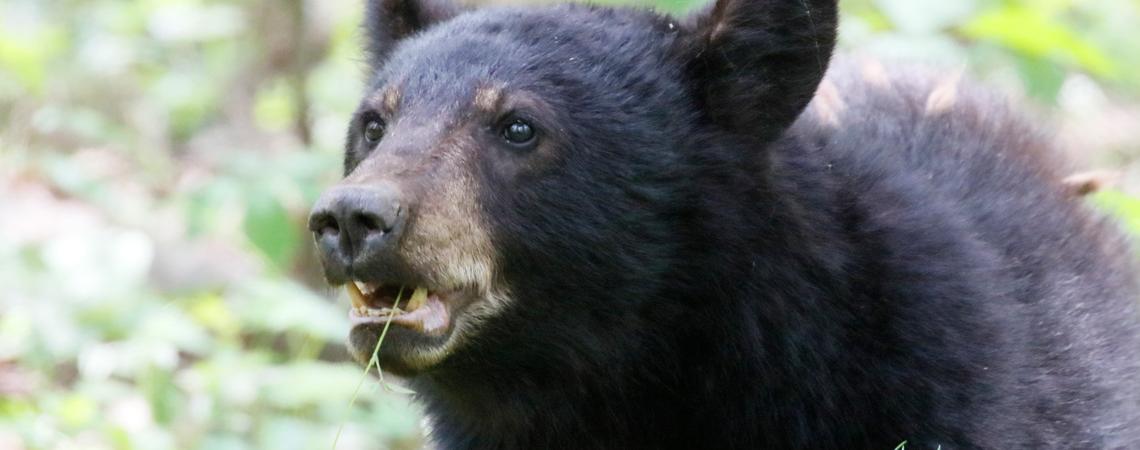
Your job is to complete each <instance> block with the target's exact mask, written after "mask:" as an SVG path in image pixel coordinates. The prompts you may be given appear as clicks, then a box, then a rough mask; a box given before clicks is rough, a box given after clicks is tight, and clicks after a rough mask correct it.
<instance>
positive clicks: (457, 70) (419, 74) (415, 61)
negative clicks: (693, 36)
mask: <svg viewBox="0 0 1140 450" xmlns="http://www.w3.org/2000/svg"><path fill="white" fill-rule="evenodd" d="M568 19H572V20H568ZM675 30H676V25H675V24H674V22H673V21H672V20H671V19H669V18H667V17H663V16H658V15H655V14H652V13H650V12H647V11H633V10H622V11H615V10H612V9H604V8H596V7H591V6H587V5H562V6H560V7H556V8H552V9H525V8H510V7H502V8H489V9H483V10H478V11H472V12H467V13H464V14H461V15H459V16H457V17H455V18H453V19H451V20H449V21H446V22H444V23H441V24H439V25H437V26H435V27H432V28H430V29H428V30H426V31H425V32H424V33H422V34H420V35H418V36H416V37H415V38H413V39H408V40H406V41H403V42H401V43H399V44H398V45H397V47H396V48H395V49H394V51H393V53H392V55H391V57H390V58H389V59H388V61H387V62H385V64H384V66H383V67H382V68H381V70H380V71H379V73H378V74H377V77H376V79H375V80H374V87H380V86H381V85H384V84H386V83H391V82H393V81H397V80H398V81H399V82H400V84H402V90H403V91H405V92H408V91H416V90H436V89H438V88H439V87H441V86H453V87H455V88H460V87H462V88H469V87H470V86H472V85H478V84H481V83H486V82H488V81H493V82H499V83H508V84H510V85H516V86H527V85H531V84H534V83H536V82H539V81H541V80H544V79H549V76H550V75H551V74H557V75H558V77H560V78H563V79H568V78H574V79H578V80H590V79H596V80H605V81H607V82H613V81H615V79H620V78H622V77H624V74H626V73H627V72H628V71H626V70H622V68H626V67H630V66H633V65H644V64H647V63H649V62H650V61H652V63H651V64H660V63H661V60H662V59H663V58H665V57H666V56H667V54H668V52H667V51H666V48H667V46H668V43H669V42H670V39H668V37H669V36H670V35H671V34H672V32H673V31H675ZM663 37H664V38H666V39H662V38H663Z"/></svg>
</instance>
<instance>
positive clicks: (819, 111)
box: [813, 80, 847, 128]
mask: <svg viewBox="0 0 1140 450" xmlns="http://www.w3.org/2000/svg"><path fill="white" fill-rule="evenodd" d="M813 105H814V109H815V115H816V116H817V117H818V118H819V120H820V121H821V122H823V123H824V124H827V125H828V126H831V127H833V128H834V127H838V126H839V125H840V120H839V118H840V115H841V114H843V112H844V111H845V110H846V109H847V103H846V102H844V101H843V96H842V95H841V94H840V93H839V88H837V87H835V83H832V82H831V81H830V80H823V82H821V83H820V84H819V89H818V90H816V92H815V101H814V102H813Z"/></svg>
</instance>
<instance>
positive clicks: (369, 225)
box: [352, 213, 392, 233]
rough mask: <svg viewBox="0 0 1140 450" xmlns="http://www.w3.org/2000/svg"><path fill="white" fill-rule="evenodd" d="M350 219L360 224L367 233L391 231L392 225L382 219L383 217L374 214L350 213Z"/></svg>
mask: <svg viewBox="0 0 1140 450" xmlns="http://www.w3.org/2000/svg"><path fill="white" fill-rule="evenodd" d="M352 220H353V221H355V222H356V223H358V224H360V227H361V228H363V229H364V230H365V231H366V232H368V233H387V232H389V231H392V227H391V226H388V224H387V223H386V222H385V221H384V219H383V218H381V217H380V216H377V215H374V214H368V213H356V214H353V215H352Z"/></svg>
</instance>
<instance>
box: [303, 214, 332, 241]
mask: <svg viewBox="0 0 1140 450" xmlns="http://www.w3.org/2000/svg"><path fill="white" fill-rule="evenodd" d="M309 231H312V232H313V233H314V234H316V235H317V236H318V237H319V236H324V235H336V234H338V233H340V224H339V223H337V221H336V217H333V215H332V214H329V213H318V214H313V215H312V216H310V217H309Z"/></svg>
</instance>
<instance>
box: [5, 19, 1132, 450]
mask: <svg viewBox="0 0 1140 450" xmlns="http://www.w3.org/2000/svg"><path fill="white" fill-rule="evenodd" d="M358 3H359V2H358V0H237V1H228V2H222V1H212V0H137V1H133V2H122V1H114V0H84V1H79V0H48V1H43V0H4V2H0V205H3V206H4V209H3V212H0V292H3V293H4V294H3V295H2V296H0V448H3V449H77V448H82V449H116V450H118V449H147V450H161V449H226V450H228V449H233V450H239V449H257V448H275V449H311V448H324V447H327V446H329V445H330V444H331V442H332V438H333V436H334V434H335V432H336V429H337V427H338V426H340V425H341V424H346V428H345V434H344V436H343V437H342V439H341V442H340V445H339V448H342V449H372V448H414V447H416V446H418V445H419V442H420V431H419V429H418V421H419V419H418V412H417V411H416V409H415V407H414V406H412V405H411V404H410V403H409V401H408V398H406V397H402V396H396V395H392V394H388V393H386V392H384V391H383V390H379V389H375V388H373V389H371V391H370V392H365V393H364V395H363V396H362V399H361V401H360V402H358V403H357V405H356V406H353V407H350V406H349V399H350V398H351V396H352V390H353V388H354V387H355V384H356V379H357V377H358V376H359V375H360V373H361V368H360V367H359V366H357V365H355V364H354V363H351V362H347V356H346V354H345V351H344V349H343V346H342V344H341V342H343V340H344V338H345V335H346V334H347V331H348V324H347V320H346V313H345V311H347V301H346V300H345V299H344V298H340V297H338V296H337V295H335V294H334V293H332V292H330V291H329V290H328V289H326V288H324V287H322V284H321V283H320V277H319V274H318V273H317V268H316V265H315V262H314V260H313V255H312V252H311V251H310V248H311V247H310V244H309V243H308V233H307V232H306V231H305V227H304V220H305V215H306V212H307V209H308V205H309V204H310V203H311V202H312V201H313V199H315V197H316V195H317V194H318V192H319V191H320V189H321V188H322V186H327V185H329V184H331V183H332V182H333V181H334V180H335V179H336V177H337V175H338V171H339V167H338V166H339V155H338V152H339V149H340V147H341V141H342V138H343V127H344V126H345V123H346V121H347V118H348V115H349V113H350V111H351V110H352V109H353V108H354V105H355V102H356V100H357V99H358V96H359V93H360V86H361V81H360V80H361V79H362V75H363V73H364V72H363V70H362V66H361V64H360V60H361V58H360V56H359V53H358V51H357V44H358V42H356V39H357V37H358V36H357V29H358V20H359V15H358V10H359V9H360V5H359V4H358ZM656 6H657V7H659V8H661V9H663V10H667V11H671V12H677V13H680V12H683V11H687V10H689V9H692V8H693V7H695V4H694V2H693V1H692V0H660V2H659V3H657V4H656ZM844 7H845V10H844V11H845V16H844V22H843V26H842V35H843V39H844V43H843V45H844V47H845V48H849V49H857V50H858V51H860V52H864V53H869V54H872V55H876V56H879V57H882V58H884V59H891V60H906V61H923V62H929V63H935V64H943V65H965V66H968V67H970V68H971V69H976V71H977V74H978V75H979V76H980V77H982V78H984V79H986V80H990V81H992V82H995V83H998V84H1001V85H1003V86H1004V87H1006V88H1008V89H1010V90H1011V91H1014V92H1023V93H1025V94H1027V95H1029V96H1032V97H1033V98H1035V99H1037V100H1039V101H1040V102H1042V103H1043V104H1046V105H1060V106H1064V103H1065V102H1066V101H1069V100H1066V99H1070V97H1072V96H1073V95H1076V94H1073V95H1070V94H1071V92H1070V93H1069V94H1066V92H1069V91H1073V89H1069V88H1067V86H1069V87H1072V86H1071V85H1073V83H1076V84H1075V86H1076V87H1079V88H1081V89H1076V90H1075V91H1073V92H1076V93H1077V94H1080V93H1084V94H1085V95H1086V96H1087V95H1089V94H1088V93H1089V92H1092V93H1093V94H1096V93H1103V92H1108V93H1110V95H1111V96H1113V97H1114V98H1122V99H1134V98H1135V97H1136V95H1137V94H1140V78H1138V77H1137V76H1135V75H1134V74H1136V73H1140V51H1138V49H1140V29H1138V28H1136V26H1135V24H1136V23H1140V2H1137V1H1135V0H1087V1H1079V0H957V1H954V2H935V1H926V0H847V1H845V2H844ZM1074 80H1076V81H1074ZM1102 95H1103V94H1102ZM1078 97H1079V96H1078ZM1070 100H1071V99H1070ZM1078 103H1079V102H1078ZM1130 104H1131V103H1130ZM1096 199H1097V202H1098V203H1099V204H1102V205H1105V206H1106V207H1107V208H1108V209H1109V210H1112V211H1116V212H1119V213H1121V215H1122V216H1124V217H1126V220H1127V221H1129V223H1130V224H1131V225H1132V226H1133V228H1134V229H1137V230H1140V225H1137V224H1138V223H1140V206H1138V205H1140V201H1138V200H1136V199H1135V198H1134V197H1131V196H1130V195H1128V194H1125V193H1123V192H1120V191H1111V192H1106V193H1102V194H1101V195H1099V196H1098V197H1096Z"/></svg>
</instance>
